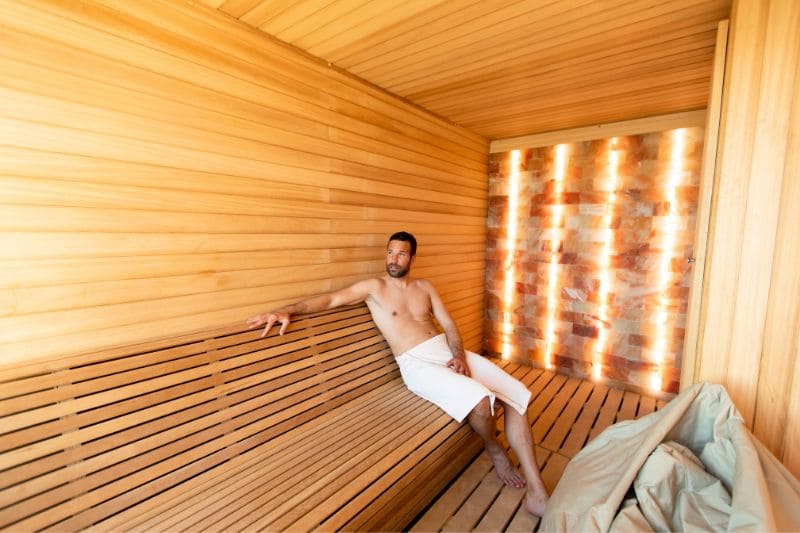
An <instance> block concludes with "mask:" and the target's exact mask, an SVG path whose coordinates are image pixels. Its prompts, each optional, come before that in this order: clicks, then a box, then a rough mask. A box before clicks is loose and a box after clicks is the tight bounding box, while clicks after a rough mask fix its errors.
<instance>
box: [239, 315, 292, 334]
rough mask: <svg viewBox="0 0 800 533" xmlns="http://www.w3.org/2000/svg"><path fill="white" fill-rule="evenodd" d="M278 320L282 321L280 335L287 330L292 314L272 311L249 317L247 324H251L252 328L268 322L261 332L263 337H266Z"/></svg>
mask: <svg viewBox="0 0 800 533" xmlns="http://www.w3.org/2000/svg"><path fill="white" fill-rule="evenodd" d="M276 322H280V323H281V329H280V330H278V333H279V334H280V335H283V333H284V332H285V331H286V328H288V327H289V322H291V315H290V314H289V313H287V312H286V311H280V310H278V311H271V312H269V313H264V314H262V315H256V316H251V317H250V318H248V319H247V325H248V326H250V329H253V328H257V327H260V326H263V325H264V324H266V327H264V332H263V333H262V334H261V337H262V338H264V337H266V336H267V333H269V330H270V329H272V326H273V324H275V323H276Z"/></svg>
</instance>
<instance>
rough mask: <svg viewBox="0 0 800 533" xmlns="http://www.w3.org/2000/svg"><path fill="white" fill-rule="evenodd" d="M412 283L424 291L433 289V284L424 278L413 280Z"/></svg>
mask: <svg viewBox="0 0 800 533" xmlns="http://www.w3.org/2000/svg"><path fill="white" fill-rule="evenodd" d="M414 283H416V284H417V286H418V287H420V288H423V289H426V290H430V289H433V283H431V282H430V281H428V280H427V279H424V278H414Z"/></svg>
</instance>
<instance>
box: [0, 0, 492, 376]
mask: <svg viewBox="0 0 800 533" xmlns="http://www.w3.org/2000/svg"><path fill="white" fill-rule="evenodd" d="M2 17H3V23H2V24H3V28H2V30H1V31H0V74H2V75H0V180H1V181H2V185H1V186H0V225H1V228H2V231H1V232H0V295H2V296H0V298H1V299H2V301H0V360H2V362H3V364H17V363H20V362H25V361H29V360H32V359H39V358H50V357H57V356H59V355H63V354H67V353H75V352H81V351H85V350H93V349H97V348H102V347H105V346H110V345H117V344H123V343H130V342H135V341H141V340H145V339H150V338H155V337H161V336H167V335H173V334H177V333H180V332H186V331H191V330H198V329H202V328H206V327H211V326H218V325H220V324H224V323H230V322H235V321H239V320H244V319H245V318H246V317H247V316H249V315H251V314H254V313H256V312H260V311H263V310H266V309H269V308H270V307H272V306H276V305H280V304H283V303H286V302H291V301H294V300H297V299H299V298H302V297H305V296H308V295H312V294H316V293H320V292H323V291H328V290H332V289H336V288H339V287H342V286H344V285H346V284H349V283H351V282H353V281H356V280H358V279H362V278H364V277H367V276H370V275H376V274H380V273H382V272H383V271H384V260H383V257H384V250H385V243H386V239H387V237H388V235H389V234H390V233H391V232H393V231H396V230H400V229H405V230H408V231H411V232H413V233H415V234H416V235H417V237H418V239H419V241H420V249H419V256H418V261H417V267H416V269H415V274H417V275H419V276H423V277H427V278H429V279H431V280H432V281H433V282H434V283H435V285H436V286H437V287H438V289H439V292H440V293H441V294H442V296H443V299H444V301H445V303H446V304H447V305H448V307H449V308H450V310H451V313H452V314H453V315H454V317H455V318H456V320H457V322H458V324H459V326H460V328H461V331H462V335H463V336H464V338H465V343H466V346H467V347H468V348H470V349H479V348H480V345H481V337H482V331H481V327H482V326H481V317H482V305H483V276H484V246H485V233H486V230H485V224H486V202H487V152H488V143H487V141H486V140H485V139H483V138H481V137H479V136H477V135H475V134H472V133H470V132H468V131H466V130H464V129H462V128H458V127H455V126H453V125H451V124H449V123H447V122H445V121H443V120H441V119H439V118H437V117H435V116H433V115H431V114H429V113H427V112H425V111H423V110H421V109H420V108H418V107H415V106H413V105H410V104H408V103H406V102H404V101H401V100H399V99H397V98H394V97H392V96H390V95H389V94H388V93H385V92H383V91H381V90H379V89H377V88H375V87H373V86H371V85H368V84H366V83H364V82H362V81H360V80H358V79H356V78H354V77H352V76H349V75H347V74H345V73H342V72H340V71H338V70H336V69H335V68H330V67H329V66H328V65H326V64H324V63H321V62H320V61H318V60H316V59H314V58H311V57H309V56H307V55H304V54H303V53H301V52H298V51H297V50H295V49H292V48H290V47H288V46H286V45H283V44H281V43H279V42H277V41H275V40H272V39H270V38H269V37H266V36H264V35H263V34H262V33H260V32H259V31H257V30H255V29H251V28H248V27H246V26H245V25H243V24H242V23H240V22H237V21H235V20H233V19H230V18H228V17H226V16H225V15H223V14H221V13H219V12H217V11H215V10H212V9H210V8H206V7H203V6H199V5H193V4H191V3H187V2H178V1H165V2H159V1H150V0H137V1H136V2H130V1H129V0H97V1H85V2H76V1H66V0H35V1H34V0H20V1H17V0H12V1H9V2H4V3H3V6H2Z"/></svg>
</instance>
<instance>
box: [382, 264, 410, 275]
mask: <svg viewBox="0 0 800 533" xmlns="http://www.w3.org/2000/svg"><path fill="white" fill-rule="evenodd" d="M410 269H411V267H410V266H407V267H405V268H402V267H401V266H400V265H388V264H387V265H386V273H387V274H389V275H390V276H391V277H393V278H404V277H405V276H406V274H408V271H409V270H410Z"/></svg>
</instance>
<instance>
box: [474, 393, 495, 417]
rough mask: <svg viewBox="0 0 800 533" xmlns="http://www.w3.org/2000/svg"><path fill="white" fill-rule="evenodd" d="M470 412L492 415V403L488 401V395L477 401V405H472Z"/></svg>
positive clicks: (479, 414) (485, 415)
mask: <svg viewBox="0 0 800 533" xmlns="http://www.w3.org/2000/svg"><path fill="white" fill-rule="evenodd" d="M472 412H473V413H475V414H476V415H478V416H484V417H487V416H492V404H491V403H489V397H488V396H484V397H483V399H482V400H481V401H479V402H478V405H476V406H475V407H473V409H472Z"/></svg>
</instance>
